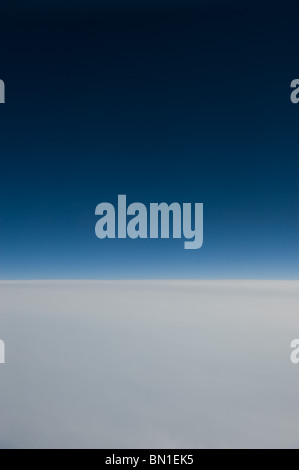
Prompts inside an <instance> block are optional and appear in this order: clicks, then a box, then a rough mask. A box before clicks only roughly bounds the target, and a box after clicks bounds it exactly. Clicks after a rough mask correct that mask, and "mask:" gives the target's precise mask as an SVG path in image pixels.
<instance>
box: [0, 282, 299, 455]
mask: <svg viewBox="0 0 299 470" xmlns="http://www.w3.org/2000/svg"><path fill="white" fill-rule="evenodd" d="M298 288H299V282H297V281H217V282H216V281H163V282H162V281H135V282H134V281H119V282H116V281H111V282H110V281H109V282H108V281H84V282H81V281H72V282H71V281H69V282H62V281H57V282H56V281H51V282H42V281H41V282H1V283H0V299H1V305H0V338H1V339H3V340H4V341H5V345H6V364H5V365H0V447H3V448H8V447H13V448H32V447H34V448H37V447H46V448H48V447H49V448H51V447H59V448H61V447H103V448H126V447H130V448H136V447H137V448H138V447H140V448H141V447H142V448H172V447H173V448H219V447H220V448H221V447H224V448H226V447H234V448H235V447H298V437H297V435H298V432H297V429H298V420H299V364H298V365H294V364H292V363H291V361H290V354H291V349H290V342H291V340H292V339H294V338H297V337H299V320H298V307H299V295H298V292H299V289H298Z"/></svg>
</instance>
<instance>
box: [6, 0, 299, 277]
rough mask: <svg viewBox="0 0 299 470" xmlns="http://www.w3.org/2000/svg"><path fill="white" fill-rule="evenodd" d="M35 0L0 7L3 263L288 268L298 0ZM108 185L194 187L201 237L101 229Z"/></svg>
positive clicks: (139, 190) (158, 271)
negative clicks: (119, 235) (194, 242)
mask: <svg viewBox="0 0 299 470" xmlns="http://www.w3.org/2000/svg"><path fill="white" fill-rule="evenodd" d="M34 3H35V2H31V6H30V8H28V9H27V4H26V11H23V12H22V10H18V13H13V12H12V11H9V8H10V7H9V6H6V7H5V8H6V11H4V12H3V16H2V20H0V23H1V22H2V24H1V30H0V42H1V60H0V78H1V79H3V80H4V81H5V84H6V104H5V105H1V106H0V126H1V128H0V155H1V172H0V201H1V202H0V279H54V278H55V279H72V278H74V279H123V278H124V279H126V278H135V279H138V278H181V279H186V278H199V279H242V278H243V279H247V278H252V279H298V272H299V261H298V260H299V249H298V228H299V223H298V209H299V190H298V170H299V160H298V150H299V139H298V124H299V105H298V106H296V105H293V104H292V103H291V102H290V92H291V90H290V83H291V81H292V80H293V79H294V78H299V68H298V60H297V57H298V45H299V44H298V42H299V39H298V24H297V14H296V11H297V12H298V6H297V7H296V3H295V2H292V1H291V2H288V5H287V6H284V7H283V10H282V9H281V5H279V3H278V2H271V3H270V2H250V3H249V2H248V3H247V2H245V3H244V4H243V3H242V7H241V6H239V4H238V2H234V1H230V2H225V1H222V2H220V1H215V2H192V1H190V2H187V3H186V2H184V4H183V2H180V1H177V2H174V3H173V2H172V5H171V4H170V2H166V1H165V2H162V3H161V4H160V3H159V5H158V2H146V4H145V5H144V6H143V7H141V6H140V5H139V6H138V5H137V2H134V1H132V2H128V3H127V5H126V6H124V4H122V2H112V4H113V8H112V6H111V3H110V2H109V5H108V2H104V3H103V4H102V5H101V6H99V5H95V2H87V4H83V3H82V4H81V3H80V2H75V3H74V4H72V5H71V4H70V5H69V7H68V8H67V7H66V5H67V3H64V7H63V8H62V7H59V5H58V2H54V3H53V2H52V6H51V7H50V6H47V5H48V4H47V3H46V4H45V5H44V6H43V7H41V6H38V5H34ZM101 3H102V2H101ZM106 3H107V4H106ZM83 5H84V6H83ZM270 5H271V7H270ZM118 194H126V195H127V198H128V203H132V202H142V203H144V204H146V205H148V204H149V203H150V202H162V201H163V202H167V203H171V202H174V201H176V202H179V203H181V204H182V203H183V202H192V203H195V202H202V203H203V204H204V244H203V247H202V248H201V249H199V250H184V249H183V241H182V240H151V239H147V240H130V239H126V240H118V239H116V240H99V239H98V238H96V236H95V224H96V221H97V217H96V216H95V214H94V212H95V208H96V206H97V205H98V204H99V203H101V202H111V203H113V204H115V205H116V203H117V195H118Z"/></svg>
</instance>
